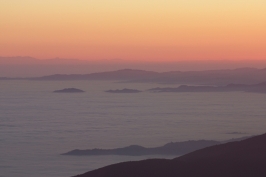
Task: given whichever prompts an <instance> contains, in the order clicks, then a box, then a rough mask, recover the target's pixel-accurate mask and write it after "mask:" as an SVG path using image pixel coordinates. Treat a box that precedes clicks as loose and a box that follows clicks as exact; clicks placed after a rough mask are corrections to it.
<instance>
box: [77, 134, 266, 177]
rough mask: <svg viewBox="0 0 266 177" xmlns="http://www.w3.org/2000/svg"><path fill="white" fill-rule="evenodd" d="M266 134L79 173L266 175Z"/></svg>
mask: <svg viewBox="0 0 266 177" xmlns="http://www.w3.org/2000/svg"><path fill="white" fill-rule="evenodd" d="M265 164H266V134H263V135H259V136H255V137H252V138H248V139H246V140H243V141H238V142H230V143H226V144H221V145H215V146H211V147H207V148H204V149H201V150H197V151H195V152H192V153H189V154H187V155H184V156H181V157H178V158H175V159H173V160H164V159H151V160H143V161H136V162H125V163H119V164H114V165H110V166H107V167H103V168H100V169H98V170H93V171H91V172H87V173H85V174H83V175H78V176H77V177H125V176H126V177H179V176H180V177H196V176H202V177H254V176H258V177H263V176H266V168H265Z"/></svg>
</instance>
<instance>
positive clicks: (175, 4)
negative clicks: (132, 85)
mask: <svg viewBox="0 0 266 177" xmlns="http://www.w3.org/2000/svg"><path fill="white" fill-rule="evenodd" d="M0 56H32V57H36V58H40V59H48V58H55V57H60V58H77V59H87V60H104V59H123V60H128V61H156V62H157V61H180V60H221V59H226V60H245V59H254V60H263V59H265V60H266V1H265V0H1V1H0Z"/></svg>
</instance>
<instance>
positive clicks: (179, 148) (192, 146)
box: [62, 137, 250, 156]
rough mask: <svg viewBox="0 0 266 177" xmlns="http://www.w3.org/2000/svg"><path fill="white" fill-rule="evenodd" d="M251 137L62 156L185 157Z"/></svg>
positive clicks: (89, 151) (184, 142) (77, 151)
mask: <svg viewBox="0 0 266 177" xmlns="http://www.w3.org/2000/svg"><path fill="white" fill-rule="evenodd" d="M247 138H250V137H241V138H234V139H229V140H225V141H214V140H197V141H195V140H190V141H183V142H171V143H167V144H165V145H163V146H160V147H153V148H146V147H142V146H139V145H131V146H127V147H123V148H116V149H87V150H79V149H75V150H72V151H69V152H67V153H64V154H62V155H74V156H91V155H128V156H142V155H184V154H187V153H190V152H193V151H195V150H198V149H202V148H205V147H209V146H213V145H218V144H223V143H228V142H234V141H241V140H244V139H247Z"/></svg>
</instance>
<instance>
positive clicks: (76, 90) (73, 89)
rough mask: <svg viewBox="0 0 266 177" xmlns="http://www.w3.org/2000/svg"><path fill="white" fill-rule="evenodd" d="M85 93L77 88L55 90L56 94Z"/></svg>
mask: <svg viewBox="0 0 266 177" xmlns="http://www.w3.org/2000/svg"><path fill="white" fill-rule="evenodd" d="M83 92H85V91H83V90H80V89H76V88H65V89H62V90H55V91H54V93H83Z"/></svg>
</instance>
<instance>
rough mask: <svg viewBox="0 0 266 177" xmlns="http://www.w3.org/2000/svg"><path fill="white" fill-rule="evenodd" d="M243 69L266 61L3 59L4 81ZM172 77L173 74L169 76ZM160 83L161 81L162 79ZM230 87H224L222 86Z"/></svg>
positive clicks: (0, 71) (0, 60)
mask: <svg viewBox="0 0 266 177" xmlns="http://www.w3.org/2000/svg"><path fill="white" fill-rule="evenodd" d="M243 67H254V68H261V67H266V61H264V60H257V61H256V60H243V61H230V60H228V61H225V60H219V61H217V60H213V61H212V60H206V61H204V60H195V61H172V62H170V61H165V62H164V61H162V62H159V63H158V62H152V61H149V62H148V61H138V60H135V61H127V60H123V59H106V60H94V61H93V60H90V61H87V60H79V59H63V58H53V59H45V60H43V59H42V60H40V59H36V58H33V57H23V56H17V57H0V76H1V77H40V76H46V75H53V74H89V73H95V72H98V73H99V72H103V71H115V70H121V69H124V68H134V69H137V70H150V71H157V72H161V73H162V72H168V71H183V72H185V71H205V70H223V69H235V68H243ZM173 74H174V73H172V74H170V75H173ZM166 75H168V74H166ZM163 77H164V76H163ZM140 79H141V78H140ZM172 79H174V78H172ZM179 79H180V78H179ZM179 79H178V80H179ZM160 81H162V80H161V79H160ZM173 81H175V79H174V80H166V81H165V82H173ZM156 82H157V81H156ZM258 82H262V81H261V80H260V81H257V83H258ZM228 83H237V82H228ZM228 83H223V84H222V85H225V84H228ZM254 83H256V82H254ZM183 84H188V83H183ZM246 84H248V83H246Z"/></svg>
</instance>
